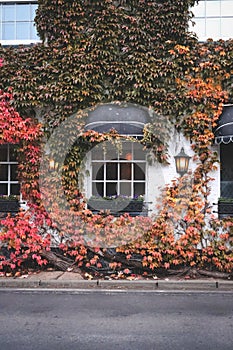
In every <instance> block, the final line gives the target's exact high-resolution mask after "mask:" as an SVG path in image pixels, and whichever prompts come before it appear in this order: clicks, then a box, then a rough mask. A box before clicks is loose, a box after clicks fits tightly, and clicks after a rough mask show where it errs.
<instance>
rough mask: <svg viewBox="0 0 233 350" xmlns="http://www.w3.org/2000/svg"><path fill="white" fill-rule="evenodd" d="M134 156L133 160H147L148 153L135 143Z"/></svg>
mask: <svg viewBox="0 0 233 350" xmlns="http://www.w3.org/2000/svg"><path fill="white" fill-rule="evenodd" d="M133 149H134V156H133V159H137V160H145V159H146V154H147V151H146V150H144V148H143V146H142V145H141V144H140V143H137V142H134V144H133Z"/></svg>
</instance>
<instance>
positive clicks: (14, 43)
mask: <svg viewBox="0 0 233 350" xmlns="http://www.w3.org/2000/svg"><path fill="white" fill-rule="evenodd" d="M37 2H38V1H37V0H31V1H25V0H5V1H1V0H0V5H1V4H8V3H9V4H10V3H12V4H18V3H25V4H35V3H37ZM14 22H15V23H16V21H14ZM0 26H2V22H1V18H0ZM0 30H1V33H2V28H0ZM39 42H41V40H40V39H39V38H38V39H18V40H16V39H13V40H1V39H0V43H1V44H2V45H3V46H7V45H11V46H17V45H31V44H36V43H39Z"/></svg>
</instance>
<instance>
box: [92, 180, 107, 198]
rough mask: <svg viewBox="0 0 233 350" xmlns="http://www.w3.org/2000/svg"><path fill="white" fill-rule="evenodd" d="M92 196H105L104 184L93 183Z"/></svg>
mask: <svg viewBox="0 0 233 350" xmlns="http://www.w3.org/2000/svg"><path fill="white" fill-rule="evenodd" d="M92 195H93V196H100V197H103V196H104V184H103V182H93V183H92Z"/></svg>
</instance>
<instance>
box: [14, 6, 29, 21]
mask: <svg viewBox="0 0 233 350" xmlns="http://www.w3.org/2000/svg"><path fill="white" fill-rule="evenodd" d="M16 21H30V4H29V5H28V4H17V5H16Z"/></svg>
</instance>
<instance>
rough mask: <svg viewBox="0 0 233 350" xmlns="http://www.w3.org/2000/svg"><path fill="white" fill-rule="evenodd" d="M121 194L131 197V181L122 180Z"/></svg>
mask: <svg viewBox="0 0 233 350" xmlns="http://www.w3.org/2000/svg"><path fill="white" fill-rule="evenodd" d="M120 195H122V196H127V197H131V196H133V194H131V182H121V183H120Z"/></svg>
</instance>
